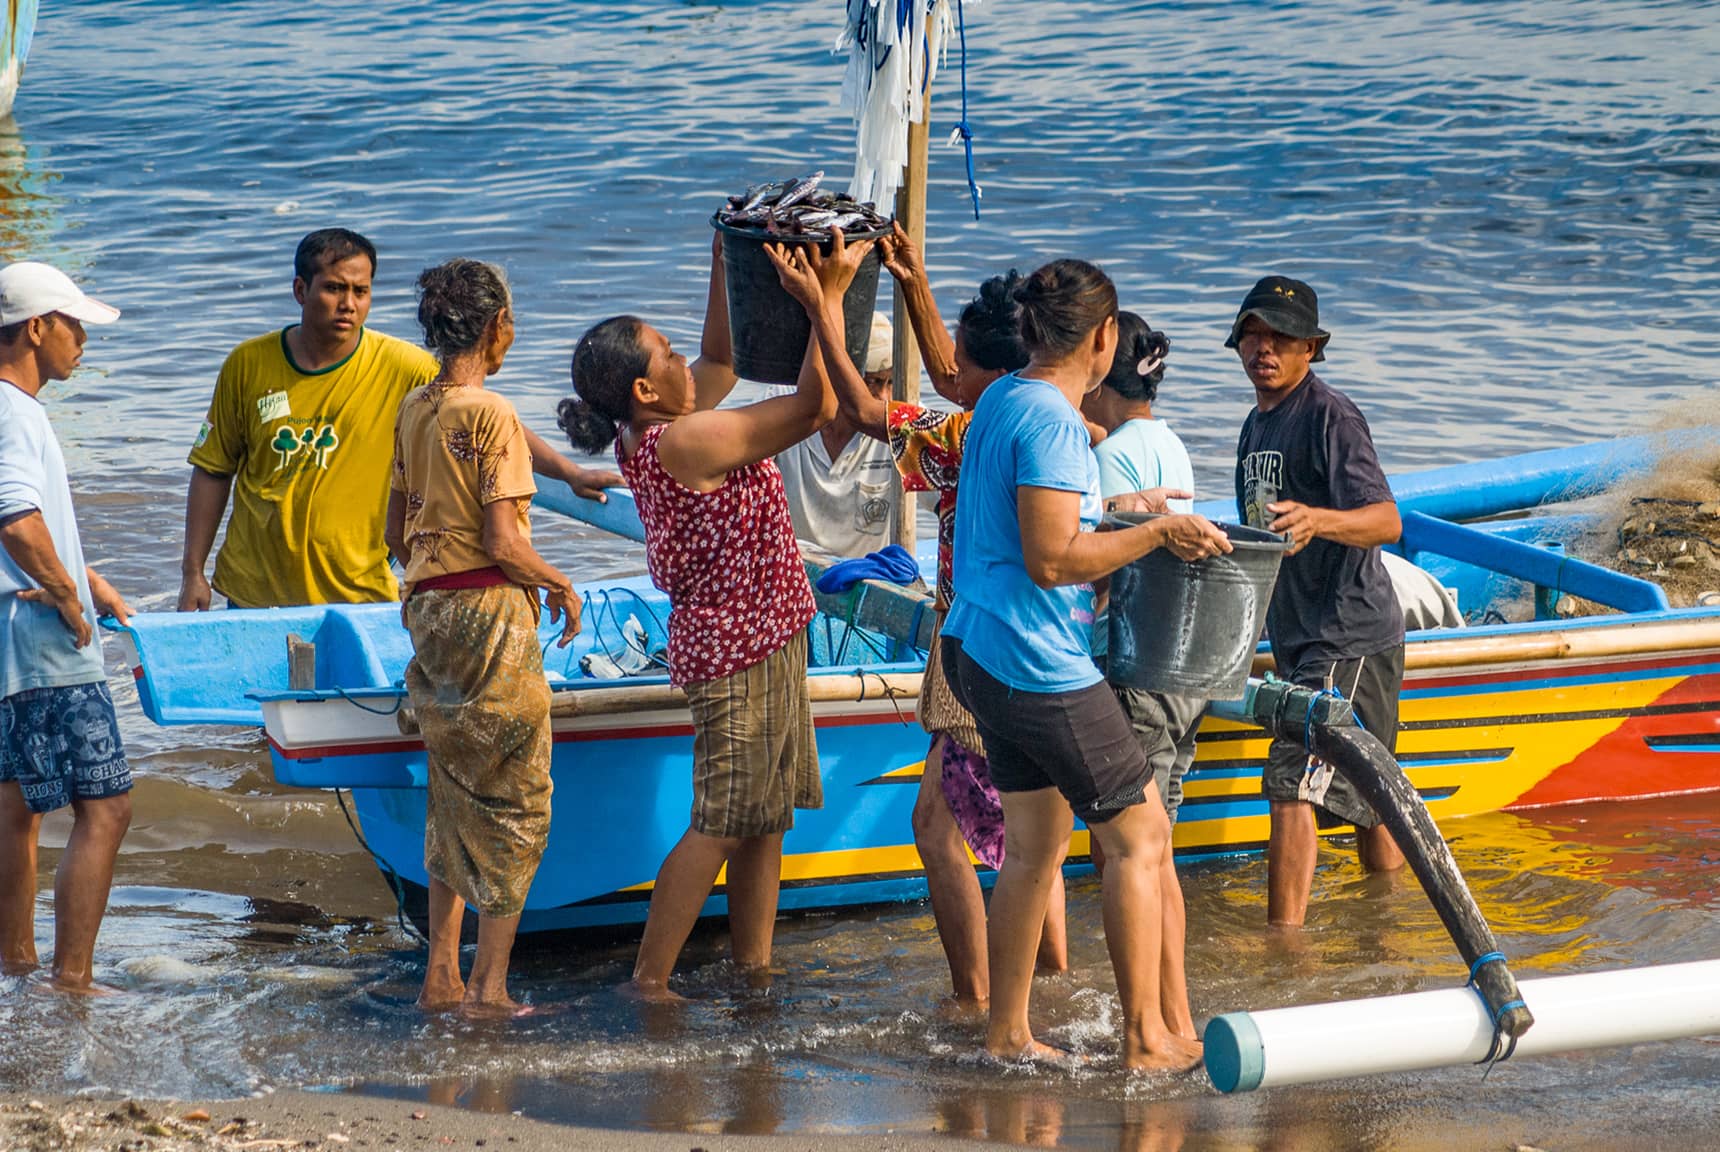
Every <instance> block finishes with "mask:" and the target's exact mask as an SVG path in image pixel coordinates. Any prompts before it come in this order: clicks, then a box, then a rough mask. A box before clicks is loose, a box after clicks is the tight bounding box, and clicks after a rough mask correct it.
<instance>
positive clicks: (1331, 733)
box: [1209, 679, 1535, 1051]
mask: <svg viewBox="0 0 1720 1152" xmlns="http://www.w3.org/2000/svg"><path fill="white" fill-rule="evenodd" d="M1209 710H1210V711H1211V713H1212V714H1213V715H1215V716H1222V717H1224V718H1225V719H1227V720H1234V721H1238V722H1240V723H1244V724H1258V725H1259V726H1260V727H1262V728H1264V729H1266V731H1268V732H1270V733H1271V734H1272V735H1274V736H1278V737H1281V738H1283V739H1286V740H1294V741H1296V742H1297V743H1298V744H1302V745H1303V746H1305V747H1306V748H1307V749H1308V751H1309V752H1311V753H1312V754H1314V755H1316V756H1318V757H1320V759H1322V760H1324V761H1325V762H1326V763H1328V764H1330V765H1332V766H1333V767H1334V768H1336V769H1337V770H1338V771H1339V772H1342V773H1343V774H1344V778H1345V779H1346V780H1348V781H1349V782H1350V783H1351V784H1352V785H1354V787H1355V788H1356V791H1358V792H1360V793H1361V794H1362V797H1363V799H1365V800H1367V802H1368V803H1369V804H1370V805H1371V806H1372V807H1373V809H1374V811H1375V812H1377V813H1379V815H1380V820H1381V821H1382V822H1383V823H1384V824H1385V826H1386V827H1387V828H1388V829H1390V831H1391V834H1392V838H1393V839H1395V840H1396V841H1397V844H1398V847H1399V848H1400V849H1401V850H1402V851H1403V854H1404V858H1405V860H1407V861H1408V863H1409V867H1410V870H1411V871H1412V872H1414V873H1415V876H1416V879H1417V880H1419V881H1421V887H1422V890H1423V891H1424V892H1426V893H1427V898H1428V900H1429V901H1430V902H1431V903H1432V904H1433V907H1434V911H1436V912H1438V913H1439V918H1440V921H1441V922H1442V923H1444V925H1445V930H1446V931H1447V932H1448V933H1450V934H1451V939H1452V942H1453V943H1455V944H1456V945H1457V950H1458V952H1459V953H1460V954H1461V955H1462V956H1463V962H1464V963H1465V964H1467V965H1469V983H1470V985H1471V986H1472V987H1473V988H1474V989H1475V991H1476V993H1478V994H1479V995H1480V997H1481V1001H1482V1003H1483V1005H1484V1006H1485V1009H1486V1011H1487V1014H1488V1016H1489V1018H1490V1019H1491V1021H1492V1029H1493V1036H1494V1042H1495V1047H1496V1048H1498V1047H1500V1046H1503V1047H1504V1048H1505V1050H1506V1051H1508V1050H1509V1048H1510V1046H1511V1045H1513V1044H1514V1043H1515V1042H1516V1040H1517V1038H1518V1037H1520V1036H1522V1035H1523V1034H1524V1033H1525V1032H1527V1031H1528V1030H1529V1026H1530V1025H1531V1024H1533V1023H1534V1022H1535V1018H1534V1016H1532V1015H1531V1014H1530V1012H1529V1008H1528V1006H1527V1005H1526V1004H1525V1003H1524V1001H1523V997H1522V995H1521V993H1520V992H1519V990H1518V987H1517V979H1516V977H1514V976H1512V975H1511V969H1510V968H1509V967H1508V966H1507V964H1506V962H1505V955H1504V953H1502V952H1500V951H1499V945H1498V943H1497V941H1495V940H1494V938H1493V930H1492V929H1491V928H1489V927H1488V926H1487V921H1486V919H1485V918H1484V917H1483V916H1482V915H1481V909H1480V908H1479V907H1478V906H1477V905H1476V903H1475V897H1474V895H1473V894H1471V893H1470V891H1469V885H1468V884H1467V883H1466V882H1465V881H1464V879H1463V873H1461V872H1459V871H1458V869H1457V861H1456V860H1454V859H1452V856H1451V849H1450V848H1449V847H1448V846H1447V845H1446V843H1445V837H1443V836H1441V835H1440V834H1439V829H1438V828H1437V827H1435V826H1434V823H1433V817H1432V816H1431V815H1430V814H1429V813H1428V810H1427V805H1426V804H1425V803H1423V801H1422V798H1421V794H1420V793H1419V792H1417V791H1416V790H1415V785H1413V784H1411V783H1410V781H1409V777H1408V776H1406V775H1405V774H1404V770H1403V768H1402V766H1401V765H1399V764H1398V762H1397V760H1396V759H1395V758H1394V757H1393V756H1392V754H1391V753H1390V752H1388V751H1387V750H1386V748H1385V745H1383V744H1381V743H1380V742H1379V740H1378V739H1376V738H1375V737H1374V736H1373V735H1372V734H1371V733H1369V732H1368V731H1367V730H1366V729H1364V728H1362V727H1361V726H1360V725H1358V724H1357V723H1356V717H1355V711H1354V709H1352V708H1351V706H1350V702H1349V701H1348V700H1346V699H1344V698H1343V697H1342V696H1339V695H1338V694H1336V693H1333V692H1323V691H1316V690H1314V689H1311V688H1301V687H1298V686H1296V685H1294V684H1290V683H1287V682H1285V681H1282V680H1257V679H1250V680H1249V681H1248V687H1247V689H1246V690H1245V692H1244V694H1243V696H1242V698H1241V699H1240V700H1215V701H1213V702H1212V704H1211V705H1210V706H1209ZM1209 1027H1210V1026H1209Z"/></svg>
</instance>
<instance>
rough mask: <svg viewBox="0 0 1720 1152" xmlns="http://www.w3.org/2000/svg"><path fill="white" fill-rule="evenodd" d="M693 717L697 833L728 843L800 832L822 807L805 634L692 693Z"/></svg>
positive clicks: (703, 683) (693, 685)
mask: <svg viewBox="0 0 1720 1152" xmlns="http://www.w3.org/2000/svg"><path fill="white" fill-rule="evenodd" d="M686 692H687V704H688V706H689V707H690V708H691V710H692V713H693V814H692V819H691V821H690V823H691V826H692V829H693V831H695V832H700V833H703V834H704V835H706V836H716V837H720V838H723V839H728V838H731V837H740V836H769V835H772V834H774V833H777V832H786V831H788V830H789V829H790V828H792V827H794V810H795V809H796V808H822V807H824V781H823V779H822V778H821V777H820V776H819V774H818V739H817V735H816V734H815V732H814V731H813V727H812V702H811V701H810V700H809V699H808V698H807V692H806V629H804V628H802V629H801V630H800V631H799V632H796V633H795V634H794V635H793V636H792V637H790V638H789V641H788V643H786V644H784V645H783V646H782V647H781V648H778V649H777V650H776V651H775V652H772V653H771V654H770V655H769V656H766V657H765V658H764V659H763V660H760V661H759V662H758V663H757V664H754V665H752V666H750V667H747V668H742V669H741V670H740V671H739V672H736V673H734V674H732V675H729V676H720V677H718V678H717V679H715V680H698V681H695V682H693V683H691V684H688V685H687V686H686Z"/></svg>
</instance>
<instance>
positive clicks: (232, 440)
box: [190, 330, 436, 608]
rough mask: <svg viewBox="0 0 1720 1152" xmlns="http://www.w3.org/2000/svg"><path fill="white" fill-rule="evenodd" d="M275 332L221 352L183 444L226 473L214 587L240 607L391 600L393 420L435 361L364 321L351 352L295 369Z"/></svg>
mask: <svg viewBox="0 0 1720 1152" xmlns="http://www.w3.org/2000/svg"><path fill="white" fill-rule="evenodd" d="M285 339H286V336H285V333H284V332H278V331H277V332H271V333H269V334H268V335H266V336H259V337H257V338H256V339H254V340H247V341H246V342H245V343H243V344H241V345H239V346H238V347H237V348H235V349H234V350H233V352H232V354H231V355H229V356H228V357H227V362H226V363H225V364H224V365H222V368H221V375H220V378H219V379H218V380H217V381H216V385H215V398H214V399H213V400H212V401H211V402H210V405H209V415H208V420H207V427H208V432H207V434H201V433H200V440H201V442H200V443H198V444H197V445H196V446H195V447H193V448H192V450H191V456H190V461H191V463H192V464H194V465H196V466H197V467H199V468H201V469H203V470H204V471H206V472H212V473H214V474H215V475H218V476H231V477H233V512H232V516H231V518H230V519H229V520H228V522H227V537H226V541H225V543H223V544H222V546H221V552H220V554H219V555H218V556H216V558H215V575H214V580H213V583H214V585H215V589H216V590H217V591H218V592H220V593H221V594H222V595H223V596H226V597H227V598H228V599H229V600H231V601H232V602H233V603H234V604H236V605H240V606H242V607H246V608H264V607H271V606H275V605H286V604H327V603H360V602H365V601H374V600H393V599H397V598H398V597H399V594H400V593H399V587H398V585H397V584H396V583H395V579H394V573H393V571H392V570H391V569H390V568H389V565H388V549H387V546H386V545H385V544H384V543H383V540H382V529H383V523H384V520H385V518H386V514H387V510H388V472H389V461H390V459H391V457H392V455H393V449H394V420H395V416H396V414H397V413H398V411H399V409H400V402H401V400H402V399H404V398H405V397H406V395H407V394H408V393H410V392H411V391H412V390H413V389H414V388H417V387H419V386H421V385H423V384H426V383H428V382H429V381H430V380H432V379H434V378H435V376H436V360H435V358H434V357H432V356H431V355H430V354H429V353H428V352H425V351H423V350H422V349H420V348H416V347H413V346H412V345H410V344H407V343H405V342H404V341H401V340H396V339H393V338H392V337H389V336H384V335H382V334H381V333H378V332H371V331H369V330H366V331H365V332H364V333H363V334H362V335H361V336H360V338H359V343H358V347H357V348H356V349H354V350H353V353H352V355H351V356H349V357H347V358H346V359H345V360H343V361H341V362H340V363H339V364H335V365H332V366H331V367H329V368H326V369H324V370H322V371H320V372H303V371H301V370H300V369H299V368H298V366H297V365H295V364H294V363H293V362H292V360H291V358H290V357H289V356H288V354H287V351H286V345H285Z"/></svg>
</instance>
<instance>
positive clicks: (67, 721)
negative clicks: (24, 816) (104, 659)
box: [0, 682, 131, 813]
mask: <svg viewBox="0 0 1720 1152" xmlns="http://www.w3.org/2000/svg"><path fill="white" fill-rule="evenodd" d="M8 780H16V781H17V782H18V786H19V787H20V788H21V789H22V790H23V792H24V803H25V805H26V806H28V807H29V809H30V811H32V812H37V813H41V812H52V811H54V810H55V809H56V808H64V807H65V806H66V805H68V804H70V803H71V802H72V800H73V799H74V798H76V799H79V800H104V799H107V798H108V797H110V796H120V795H123V794H124V793H127V792H130V791H131V767H130V765H128V764H127V763H126V762H125V747H124V746H123V745H122V744H121V743H120V738H119V719H118V718H117V717H116V716H115V715H114V710H113V697H112V696H110V695H108V687H107V685H106V684H103V683H99V682H98V683H95V684H73V685H70V686H69V687H65V688H32V689H31V690H29V691H27V692H19V693H17V694H16V695H13V696H8V697H6V698H5V699H4V700H0V783H3V782H5V781H8Z"/></svg>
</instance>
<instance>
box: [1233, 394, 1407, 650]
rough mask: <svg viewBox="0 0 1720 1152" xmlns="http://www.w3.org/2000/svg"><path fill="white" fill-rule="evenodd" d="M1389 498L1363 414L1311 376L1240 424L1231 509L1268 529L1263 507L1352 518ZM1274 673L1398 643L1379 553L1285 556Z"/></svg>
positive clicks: (1270, 621)
mask: <svg viewBox="0 0 1720 1152" xmlns="http://www.w3.org/2000/svg"><path fill="white" fill-rule="evenodd" d="M1391 499H1392V494H1391V488H1390V486H1389V485H1387V483H1386V477H1385V473H1384V472H1383V471H1381V469H1380V462H1379V458H1378V457H1377V456H1375V455H1374V441H1373V437H1372V436H1371V435H1370V434H1369V433H1368V422H1367V420H1365V419H1363V417H1362V413H1361V410H1360V409H1358V408H1357V407H1356V406H1355V404H1353V403H1351V401H1350V398H1349V397H1347V396H1345V395H1344V394H1343V393H1342V392H1339V391H1336V390H1335V389H1332V388H1329V387H1327V385H1326V383H1325V381H1323V380H1321V379H1320V378H1319V377H1318V376H1316V375H1314V374H1313V373H1312V372H1310V373H1309V374H1308V377H1307V379H1306V380H1304V381H1303V382H1302V383H1301V385H1300V386H1298V387H1297V388H1296V390H1295V391H1294V392H1292V393H1290V395H1289V397H1287V398H1286V399H1285V400H1284V402H1283V403H1282V404H1280V405H1278V407H1276V408H1274V409H1273V410H1272V411H1270V412H1262V411H1260V410H1259V409H1258V408H1256V409H1255V410H1254V411H1252V412H1250V413H1249V414H1248V418H1247V419H1246V420H1244V421H1243V422H1242V436H1241V438H1240V439H1239V440H1238V441H1237V445H1236V505H1237V507H1238V509H1240V510H1241V513H1242V517H1243V520H1244V522H1245V523H1247V524H1249V525H1251V526H1253V527H1256V528H1266V527H1269V526H1270V525H1271V522H1272V520H1273V516H1272V515H1271V514H1270V513H1268V512H1267V511H1266V505H1268V504H1272V503H1275V502H1277V501H1280V500H1294V501H1297V502H1298V503H1302V504H1307V505H1309V506H1310V507H1315V508H1335V509H1338V510H1340V511H1350V510H1352V509H1355V508H1361V507H1365V506H1366V505H1369V504H1379V503H1382V502H1384V501H1388V500H1391ZM1266 626H1267V630H1268V632H1269V634H1270V636H1271V639H1272V648H1273V652H1274V654H1275V655H1276V657H1277V663H1278V672H1279V675H1281V676H1285V677H1288V676H1289V675H1290V674H1291V673H1292V672H1293V671H1294V670H1295V669H1296V668H1298V667H1301V666H1303V665H1306V664H1309V663H1312V662H1322V663H1323V662H1326V661H1331V660H1354V659H1356V658H1358V657H1361V656H1372V655H1374V654H1376V653H1379V652H1384V651H1386V650H1387V649H1388V648H1391V647H1393V646H1395V645H1397V644H1400V643H1402V642H1403V611H1402V609H1400V608H1399V607H1398V602H1397V595H1396V594H1395V593H1394V592H1393V591H1392V582H1391V577H1390V576H1388V575H1387V574H1386V570H1385V565H1384V564H1383V563H1382V562H1381V561H1380V550H1379V549H1378V548H1352V547H1349V546H1348V545H1344V544H1337V543H1334V542H1332V541H1330V540H1314V541H1312V542H1310V543H1309V544H1308V546H1307V547H1306V548H1304V549H1302V551H1301V552H1298V553H1297V554H1296V555H1294V556H1287V557H1285V559H1284V565H1283V567H1282V568H1281V569H1280V570H1279V573H1278V587H1277V588H1276V589H1275V590H1274V591H1273V593H1272V604H1271V606H1270V607H1269V608H1268V609H1267V613H1266Z"/></svg>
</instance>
